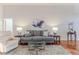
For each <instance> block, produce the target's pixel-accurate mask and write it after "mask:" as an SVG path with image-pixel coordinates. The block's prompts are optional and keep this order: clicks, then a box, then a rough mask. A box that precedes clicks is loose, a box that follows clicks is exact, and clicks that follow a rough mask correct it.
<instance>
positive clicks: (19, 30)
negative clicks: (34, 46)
mask: <svg viewBox="0 0 79 59" xmlns="http://www.w3.org/2000/svg"><path fill="white" fill-rule="evenodd" d="M22 30H23V28H22V27H17V31H18V34H19V35H21V32H22Z"/></svg>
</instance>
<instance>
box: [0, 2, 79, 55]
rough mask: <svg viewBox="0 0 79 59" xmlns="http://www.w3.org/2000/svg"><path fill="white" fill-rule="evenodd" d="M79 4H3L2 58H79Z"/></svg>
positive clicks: (0, 22)
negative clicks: (70, 56)
mask: <svg viewBox="0 0 79 59" xmlns="http://www.w3.org/2000/svg"><path fill="white" fill-rule="evenodd" d="M78 16H79V4H67V3H66V4H64V3H63V4H57V3H46V4H44V3H40V4H38V3H35V4H33V3H29V4H28V3H23V4H22V3H19V4H16V3H15V4H8V3H4V4H0V18H1V19H0V33H1V34H0V55H78V54H79V45H78V39H79V37H78V35H79V33H78V32H79V28H78V26H79V23H78V22H79V20H78V19H79V18H78Z"/></svg>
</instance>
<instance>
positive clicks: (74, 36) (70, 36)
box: [67, 31, 77, 48]
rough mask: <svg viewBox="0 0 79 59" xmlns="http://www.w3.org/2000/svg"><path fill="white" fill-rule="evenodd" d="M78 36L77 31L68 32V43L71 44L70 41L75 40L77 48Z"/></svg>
mask: <svg viewBox="0 0 79 59" xmlns="http://www.w3.org/2000/svg"><path fill="white" fill-rule="evenodd" d="M76 37H77V34H76V31H74V32H67V45H68V46H69V45H70V43H73V42H74V46H75V48H76ZM73 38H74V39H73Z"/></svg>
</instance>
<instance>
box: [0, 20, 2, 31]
mask: <svg viewBox="0 0 79 59" xmlns="http://www.w3.org/2000/svg"><path fill="white" fill-rule="evenodd" d="M0 31H2V20H1V19H0Z"/></svg>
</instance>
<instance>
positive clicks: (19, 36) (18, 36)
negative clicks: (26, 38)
mask: <svg viewBox="0 0 79 59" xmlns="http://www.w3.org/2000/svg"><path fill="white" fill-rule="evenodd" d="M15 37H17V38H19V39H20V40H19V43H18V44H20V42H21V37H23V35H16V36H15Z"/></svg>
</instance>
